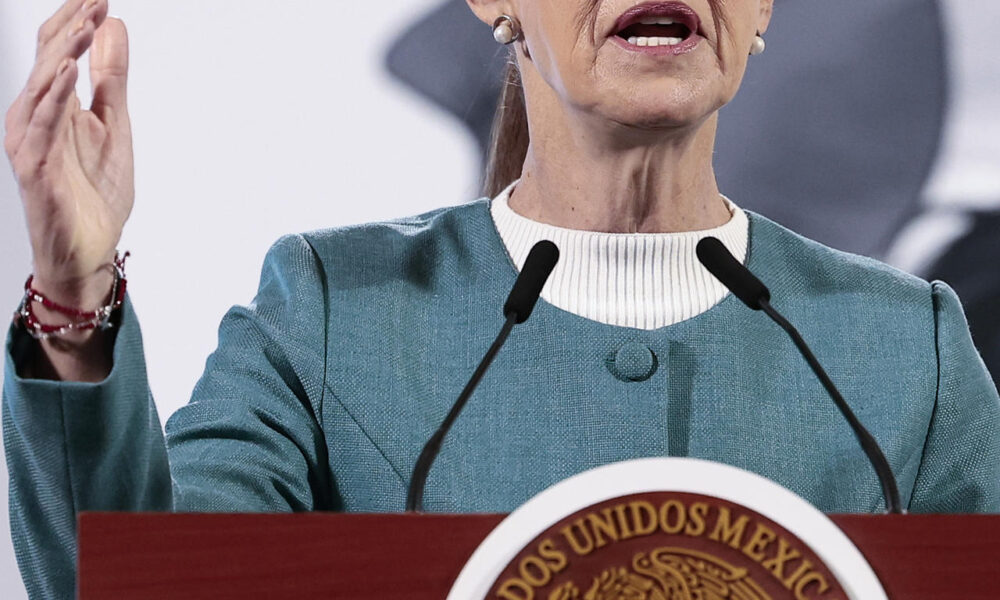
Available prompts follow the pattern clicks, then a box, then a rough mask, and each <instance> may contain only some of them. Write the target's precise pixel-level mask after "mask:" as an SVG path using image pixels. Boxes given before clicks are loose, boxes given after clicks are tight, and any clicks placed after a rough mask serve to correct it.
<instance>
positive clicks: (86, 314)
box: [14, 252, 131, 339]
mask: <svg viewBox="0 0 1000 600" xmlns="http://www.w3.org/2000/svg"><path fill="white" fill-rule="evenodd" d="M130 254H131V253H129V252H126V253H125V255H124V256H122V257H121V258H119V257H118V253H115V260H114V263H113V266H114V271H115V279H114V283H113V284H112V285H111V302H110V304H107V305H105V306H102V307H100V308H98V309H97V310H92V311H83V310H79V309H76V308H70V307H68V306H63V305H61V304H59V303H57V302H54V301H52V300H50V299H48V298H46V297H45V295H44V294H42V293H41V292H39V291H38V290H36V289H34V288H33V287H31V283H32V281H34V275H29V276H28V280H27V281H26V282H25V283H24V297H23V298H22V299H21V304H20V306H18V307H17V311H16V312H15V313H14V320H15V321H20V322H21V323H22V324H23V325H24V327H25V329H27V330H28V333H30V334H31V335H32V337H34V338H36V339H46V338H50V337H53V336H61V335H66V334H67V333H69V332H71V331H85V330H88V329H97V328H98V327H99V328H101V329H109V328H110V327H111V315H112V314H113V313H114V311H116V310H118V309H119V308H121V305H122V303H123V302H125V289H126V286H127V284H128V281H127V280H126V279H125V259H127V258H128V257H129V256H130ZM35 302H38V303H39V304H41V305H42V306H44V307H45V308H47V309H49V310H53V311H56V312H59V313H62V314H64V315H66V316H68V317H72V318H73V319H74V320H73V321H70V322H69V323H63V324H62V325H48V324H45V323H42V322H40V321H39V320H38V318H37V317H36V316H35V313H34V311H33V310H32V308H31V307H32V304H34V303H35Z"/></svg>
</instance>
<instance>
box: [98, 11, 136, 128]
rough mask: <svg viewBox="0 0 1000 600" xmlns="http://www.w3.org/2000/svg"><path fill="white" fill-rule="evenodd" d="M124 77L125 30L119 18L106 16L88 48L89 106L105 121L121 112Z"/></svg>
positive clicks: (124, 107) (123, 112)
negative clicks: (92, 44) (90, 99)
mask: <svg viewBox="0 0 1000 600" xmlns="http://www.w3.org/2000/svg"><path fill="white" fill-rule="evenodd" d="M127 80H128V31H127V30H126V29H125V23H123V22H122V20H121V19H117V18H115V17H108V18H107V19H106V20H105V21H104V23H103V24H101V26H100V28H98V30H97V33H96V35H95V38H94V47H93V49H92V50H91V52H90V82H91V85H92V86H93V92H94V93H93V99H94V100H93V104H92V105H91V108H90V110H91V111H92V112H93V113H94V114H96V115H97V116H98V117H99V118H100V119H101V120H102V121H104V122H105V123H106V122H108V120H109V119H110V118H111V117H112V116H113V115H119V116H124V115H126V114H127V110H126V87H127V86H126V83H127Z"/></svg>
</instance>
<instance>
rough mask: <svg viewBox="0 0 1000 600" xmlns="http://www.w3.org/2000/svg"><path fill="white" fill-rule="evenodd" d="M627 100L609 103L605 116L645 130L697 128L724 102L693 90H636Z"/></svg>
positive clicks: (616, 121)
mask: <svg viewBox="0 0 1000 600" xmlns="http://www.w3.org/2000/svg"><path fill="white" fill-rule="evenodd" d="M624 97H625V98H627V100H626V101H625V102H622V101H621V100H618V101H617V102H616V103H615V104H614V105H608V106H606V110H605V111H601V112H604V113H605V116H606V117H607V118H608V119H609V120H610V121H613V122H615V123H620V124H623V125H626V126H632V127H635V128H636V129H640V130H642V129H646V130H677V129H684V128H688V127H696V126H698V125H700V124H701V123H703V122H705V120H706V119H707V118H708V117H710V116H711V115H712V114H714V113H715V112H716V111H717V110H718V109H719V107H720V106H721V104H720V103H719V102H717V101H714V100H712V99H708V98H705V97H704V96H701V95H697V94H691V93H690V91H682V90H677V89H676V88H675V89H673V90H668V91H659V92H657V91H652V90H650V91H643V92H635V93H633V94H631V95H630V96H624Z"/></svg>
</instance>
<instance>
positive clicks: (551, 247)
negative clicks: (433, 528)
mask: <svg viewBox="0 0 1000 600" xmlns="http://www.w3.org/2000/svg"><path fill="white" fill-rule="evenodd" d="M557 262H559V249H558V248H557V247H556V245H555V244H553V243H552V242H550V241H548V240H542V241H540V242H538V243H537V244H535V245H534V246H533V247H532V248H531V251H530V252H528V258H526V259H525V261H524V267H523V268H522V269H521V273H520V274H519V275H518V276H517V281H515V282H514V287H513V288H512V289H511V290H510V295H509V296H507V301H506V302H505V303H504V305H503V315H504V317H505V318H506V319H507V320H506V322H505V323H504V325H503V327H502V328H501V329H500V333H499V335H497V338H496V340H494V341H493V345H492V346H490V349H489V350H488V351H487V352H486V356H484V357H483V360H482V362H480V363H479V366H478V367H476V370H475V372H474V373H473V374H472V377H471V378H470V379H469V382H468V383H467V384H465V388H464V389H463V390H462V393H461V394H459V396H458V400H455V404H454V405H453V406H452V407H451V410H450V411H449V412H448V416H446V417H445V418H444V421H442V422H441V426H440V427H438V429H437V431H435V432H434V435H432V436H431V439H430V440H428V441H427V443H426V444H425V445H424V449H423V450H422V451H421V452H420V457H419V458H417V463H416V464H415V465H414V466H413V474H412V475H411V477H410V487H409V489H408V490H407V493H406V510H407V511H421V510H423V505H424V485H425V484H426V483H427V475H428V474H430V471H431V465H433V464H434V459H435V458H437V455H438V452H440V451H441V443H442V442H443V441H444V436H445V435H447V433H448V430H449V429H451V426H452V425H453V424H454V423H455V420H456V419H457V418H458V415H459V413H461V412H462V409H463V408H465V404H466V402H468V401H469V397H470V396H472V392H473V391H474V390H475V389H476V386H477V385H479V381H480V380H481V379H482V378H483V375H484V374H486V369H488V368H489V367H490V364H492V363H493V359H494V358H495V357H496V355H497V353H498V352H500V348H501V347H503V345H504V342H506V341H507V336H509V335H510V331H511V329H513V328H514V325H518V324H521V323H524V322H525V321H527V320H528V317H530V316H531V311H532V310H534V308H535V304H536V303H537V302H538V296H539V295H540V294H541V293H542V287H544V286H545V282H546V280H548V278H549V275H551V274H552V269H554V268H555V266H556V263H557Z"/></svg>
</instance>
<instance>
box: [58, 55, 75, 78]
mask: <svg viewBox="0 0 1000 600" xmlns="http://www.w3.org/2000/svg"><path fill="white" fill-rule="evenodd" d="M71 62H73V59H72V58H64V59H63V61H62V62H61V63H59V69H58V70H57V71H56V75H62V74H63V73H65V72H66V69H68V68H69V64H70V63H71Z"/></svg>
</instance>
